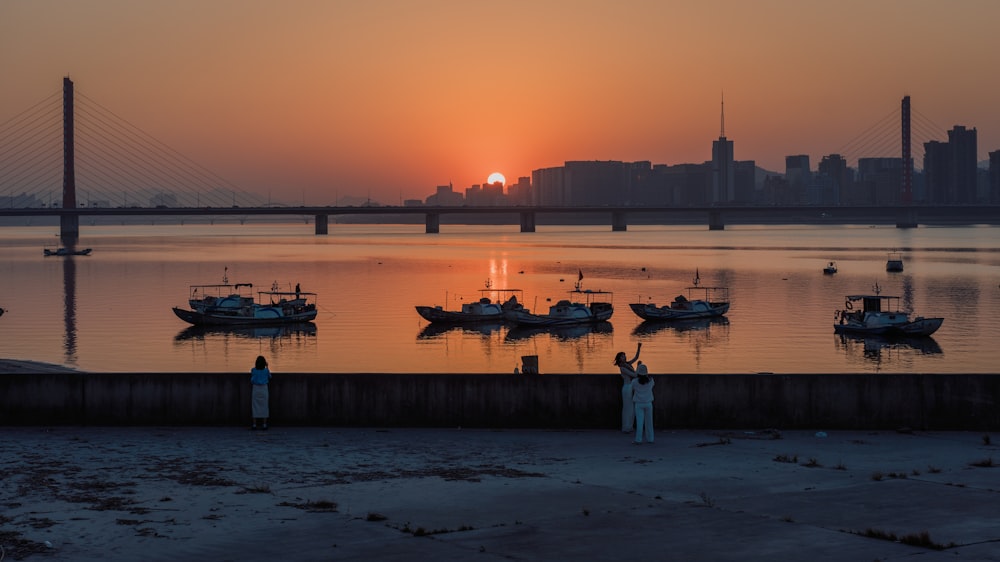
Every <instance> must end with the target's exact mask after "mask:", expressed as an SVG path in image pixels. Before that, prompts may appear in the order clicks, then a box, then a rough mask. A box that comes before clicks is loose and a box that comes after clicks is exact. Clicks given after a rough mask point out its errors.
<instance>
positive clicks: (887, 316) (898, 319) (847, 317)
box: [833, 285, 944, 337]
mask: <svg viewBox="0 0 1000 562" xmlns="http://www.w3.org/2000/svg"><path fill="white" fill-rule="evenodd" d="M900 300H901V298H900V297H897V296H888V295H882V294H880V291H879V287H878V285H875V291H874V294H870V295H847V299H846V300H845V301H844V308H843V309H842V310H838V311H836V312H835V314H834V320H835V321H834V324H833V331H834V333H837V334H862V335H864V334H871V335H878V336H888V337H899V336H903V337H907V336H929V335H931V334H933V333H934V332H936V331H937V329H938V328H940V327H941V324H942V323H943V322H944V318H924V317H923V316H916V317H913V318H910V314H909V313H907V312H904V311H901V310H899V303H900Z"/></svg>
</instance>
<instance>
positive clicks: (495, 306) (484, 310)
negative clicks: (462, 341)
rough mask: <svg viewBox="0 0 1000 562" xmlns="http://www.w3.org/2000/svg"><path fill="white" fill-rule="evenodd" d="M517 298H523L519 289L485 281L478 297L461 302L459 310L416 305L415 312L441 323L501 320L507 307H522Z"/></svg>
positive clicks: (425, 318) (430, 320) (424, 317)
mask: <svg viewBox="0 0 1000 562" xmlns="http://www.w3.org/2000/svg"><path fill="white" fill-rule="evenodd" d="M519 299H523V294H522V291H521V289H493V288H490V283H489V282H487V283H486V288H485V289H480V290H479V299H478V300H476V301H473V302H467V303H462V308H461V309H460V310H445V309H444V307H442V306H421V305H418V306H417V307H416V309H417V314H419V315H420V316H421V317H422V318H423V319H424V320H427V321H428V322H437V323H441V324H471V323H478V322H502V321H503V319H504V311H505V310H507V309H511V310H513V309H517V308H523V306H522V305H521V302H520V300H519Z"/></svg>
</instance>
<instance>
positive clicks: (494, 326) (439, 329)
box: [417, 322, 503, 340]
mask: <svg viewBox="0 0 1000 562" xmlns="http://www.w3.org/2000/svg"><path fill="white" fill-rule="evenodd" d="M502 326H503V323H502V322H475V323H459V324H456V323H452V324H447V323H445V324H442V323H439V322H431V323H430V324H428V325H426V326H424V329H422V330H420V333H419V334H417V339H418V340H426V339H432V338H436V337H440V336H442V335H444V334H446V333H448V332H450V331H452V330H454V331H456V332H462V333H466V334H473V335H475V334H479V335H483V336H489V335H491V334H493V333H495V332H497V331H499V330H500V328H501V327H502Z"/></svg>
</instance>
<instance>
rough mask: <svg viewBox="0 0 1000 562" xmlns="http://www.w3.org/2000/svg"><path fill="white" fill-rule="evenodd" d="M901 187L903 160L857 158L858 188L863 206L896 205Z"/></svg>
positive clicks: (898, 201) (899, 199) (860, 202)
mask: <svg viewBox="0 0 1000 562" xmlns="http://www.w3.org/2000/svg"><path fill="white" fill-rule="evenodd" d="M902 185H903V159H902V157H900V158H859V159H858V187H859V188H860V192H861V194H862V197H863V200H862V201H859V202H858V203H859V204H863V205H897V204H899V203H900V201H901V199H902V197H901V196H900V191H901V186H902Z"/></svg>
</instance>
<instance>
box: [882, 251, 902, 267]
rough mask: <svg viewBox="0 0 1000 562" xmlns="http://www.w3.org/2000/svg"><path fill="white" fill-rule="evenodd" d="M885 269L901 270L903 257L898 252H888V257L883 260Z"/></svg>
mask: <svg viewBox="0 0 1000 562" xmlns="http://www.w3.org/2000/svg"><path fill="white" fill-rule="evenodd" d="M885 270H886V271H903V258H902V256H900V255H899V252H889V258H888V259H887V260H885Z"/></svg>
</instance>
